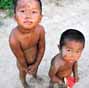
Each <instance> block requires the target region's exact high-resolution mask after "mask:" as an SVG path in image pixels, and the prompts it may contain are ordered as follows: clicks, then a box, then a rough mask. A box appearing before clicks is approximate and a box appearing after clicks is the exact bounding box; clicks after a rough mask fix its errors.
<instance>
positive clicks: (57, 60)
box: [51, 54, 62, 67]
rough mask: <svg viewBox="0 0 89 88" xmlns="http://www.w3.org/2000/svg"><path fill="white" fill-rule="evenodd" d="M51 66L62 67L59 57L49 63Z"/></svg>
mask: <svg viewBox="0 0 89 88" xmlns="http://www.w3.org/2000/svg"><path fill="white" fill-rule="evenodd" d="M51 65H54V66H57V67H59V66H61V65H62V59H61V55H60V54H57V55H56V56H54V57H53V59H52V61H51Z"/></svg>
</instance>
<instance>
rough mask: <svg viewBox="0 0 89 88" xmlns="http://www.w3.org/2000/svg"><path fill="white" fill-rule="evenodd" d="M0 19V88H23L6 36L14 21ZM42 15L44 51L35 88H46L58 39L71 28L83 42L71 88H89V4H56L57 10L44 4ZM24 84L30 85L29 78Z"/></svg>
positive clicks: (79, 0)
mask: <svg viewBox="0 0 89 88" xmlns="http://www.w3.org/2000/svg"><path fill="white" fill-rule="evenodd" d="M61 1H62V0H61ZM52 2H53V0H52ZM3 15H4V14H3V13H1V12H0V88H22V85H21V83H20V81H19V78H18V70H17V67H16V59H15V56H14V55H13V54H12V52H11V50H10V48H9V43H8V38H9V34H10V32H11V30H12V28H13V27H15V26H16V23H15V21H14V19H13V18H3ZM43 15H44V16H43V20H42V22H41V24H42V25H43V26H44V27H45V31H46V51H45V55H44V58H43V60H42V62H41V64H40V66H39V71H38V75H39V76H40V77H42V78H43V80H42V81H41V82H37V81H35V80H33V81H32V83H33V84H34V87H35V88H42V87H43V88H47V86H48V81H49V77H48V70H49V67H50V61H51V59H52V57H53V56H54V55H55V54H56V53H58V48H57V44H58V42H59V39H60V35H61V33H62V32H63V31H64V30H66V29H69V28H74V29H77V30H80V31H81V32H83V33H84V35H85V38H86V44H85V49H84V51H83V53H82V56H81V58H80V60H79V68H78V69H79V76H80V81H79V82H78V83H77V84H76V85H75V87H74V88H89V79H88V78H89V58H88V56H89V53H88V52H89V46H88V45H89V38H88V37H89V1H88V0H65V1H64V2H63V1H62V3H61V4H60V3H59V6H56V5H54V4H49V3H48V2H47V3H44V2H43ZM27 81H28V83H29V76H27Z"/></svg>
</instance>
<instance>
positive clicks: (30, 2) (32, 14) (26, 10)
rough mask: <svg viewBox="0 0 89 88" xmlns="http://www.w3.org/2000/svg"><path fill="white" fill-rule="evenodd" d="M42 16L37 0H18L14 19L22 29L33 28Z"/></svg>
mask: <svg viewBox="0 0 89 88" xmlns="http://www.w3.org/2000/svg"><path fill="white" fill-rule="evenodd" d="M41 17H42V14H41V10H40V6H39V2H37V1H35V0H18V2H17V6H16V13H15V19H16V21H17V23H18V25H19V26H20V27H22V28H24V29H34V28H35V27H36V26H37V25H38V23H39V22H40V20H41Z"/></svg>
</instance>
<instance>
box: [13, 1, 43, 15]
mask: <svg viewBox="0 0 89 88" xmlns="http://www.w3.org/2000/svg"><path fill="white" fill-rule="evenodd" d="M35 1H37V2H38V3H39V6H40V13H41V14H42V2H41V0H35ZM17 2H18V0H13V9H14V13H16V6H17Z"/></svg>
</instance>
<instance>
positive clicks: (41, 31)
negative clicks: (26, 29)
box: [37, 25, 45, 34]
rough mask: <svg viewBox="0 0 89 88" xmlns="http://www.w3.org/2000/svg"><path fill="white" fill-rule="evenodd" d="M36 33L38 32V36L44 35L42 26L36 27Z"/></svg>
mask: <svg viewBox="0 0 89 88" xmlns="http://www.w3.org/2000/svg"><path fill="white" fill-rule="evenodd" d="M37 31H39V33H40V34H45V29H44V27H43V26H42V25H38V27H37Z"/></svg>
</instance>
